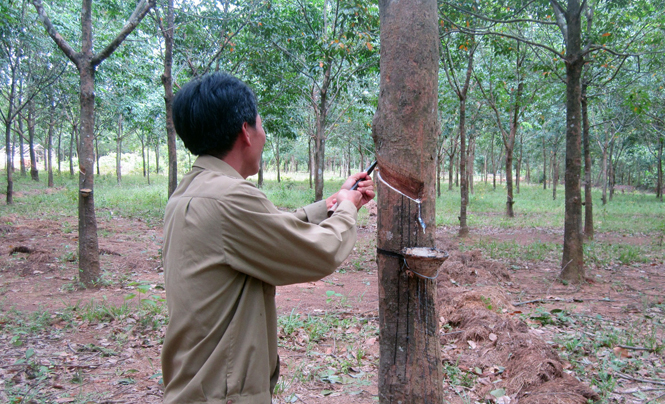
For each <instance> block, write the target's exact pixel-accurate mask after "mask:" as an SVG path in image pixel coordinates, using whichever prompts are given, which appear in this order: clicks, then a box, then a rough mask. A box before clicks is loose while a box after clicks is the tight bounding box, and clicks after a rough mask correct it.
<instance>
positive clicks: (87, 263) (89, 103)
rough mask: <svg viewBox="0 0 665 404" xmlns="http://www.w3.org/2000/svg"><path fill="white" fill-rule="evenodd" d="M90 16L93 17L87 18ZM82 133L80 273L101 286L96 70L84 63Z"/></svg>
mask: <svg viewBox="0 0 665 404" xmlns="http://www.w3.org/2000/svg"><path fill="white" fill-rule="evenodd" d="M87 18H89V16H88V17H87ZM91 39H92V38H90V40H91ZM79 74H80V79H81V136H80V147H79V276H80V280H81V282H83V284H84V285H86V286H88V287H90V286H96V285H98V282H99V278H100V276H101V270H100V267H99V243H98V241H97V219H96V217H95V201H94V175H93V173H94V171H93V170H94V167H93V162H94V153H93V144H92V141H93V131H94V127H95V121H94V119H95V69H94V67H93V66H92V64H91V63H82V66H81V69H80V70H79Z"/></svg>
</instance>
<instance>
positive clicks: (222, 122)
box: [173, 73, 258, 157]
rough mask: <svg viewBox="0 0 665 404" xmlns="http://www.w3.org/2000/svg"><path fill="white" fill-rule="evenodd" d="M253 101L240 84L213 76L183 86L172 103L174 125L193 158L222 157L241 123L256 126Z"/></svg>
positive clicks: (233, 79)
mask: <svg viewBox="0 0 665 404" xmlns="http://www.w3.org/2000/svg"><path fill="white" fill-rule="evenodd" d="M257 116H258V111H257V108H256V97H255V96H254V93H253V92H252V90H251V89H250V88H249V87H248V86H247V85H246V84H245V83H243V82H242V81H240V80H238V79H237V78H235V77H233V76H231V75H229V74H225V73H212V74H207V75H205V76H203V77H200V78H197V79H194V80H192V81H190V82H189V83H187V84H185V85H184V86H183V87H182V89H180V91H178V93H177V94H176V96H175V99H174V101H173V123H174V125H175V130H176V133H177V134H178V136H179V137H180V139H182V141H183V143H184V144H185V147H187V149H189V151H190V152H191V153H192V154H195V155H201V154H213V155H216V156H219V157H223V156H224V155H226V153H228V152H229V150H231V148H232V147H233V144H234V143H235V141H236V139H237V138H238V133H240V131H241V129H242V125H243V123H244V122H247V124H249V125H250V126H252V127H253V126H255V125H256V118H257Z"/></svg>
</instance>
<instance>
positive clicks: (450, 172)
mask: <svg viewBox="0 0 665 404" xmlns="http://www.w3.org/2000/svg"><path fill="white" fill-rule="evenodd" d="M454 169H455V152H452V153H451V154H450V158H449V159H448V191H452V190H453V175H454V174H453V170H454Z"/></svg>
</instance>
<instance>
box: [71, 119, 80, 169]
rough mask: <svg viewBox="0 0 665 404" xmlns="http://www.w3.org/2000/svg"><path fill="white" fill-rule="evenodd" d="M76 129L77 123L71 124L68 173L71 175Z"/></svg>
mask: <svg viewBox="0 0 665 404" xmlns="http://www.w3.org/2000/svg"><path fill="white" fill-rule="evenodd" d="M77 131H78V127H77V125H76V124H75V125H72V135H71V137H70V138H69V175H70V176H71V177H73V176H74V139H76V138H77V137H78V136H76V132H77ZM77 149H78V146H77Z"/></svg>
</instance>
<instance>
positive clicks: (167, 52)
mask: <svg viewBox="0 0 665 404" xmlns="http://www.w3.org/2000/svg"><path fill="white" fill-rule="evenodd" d="M158 17H159V16H158ZM158 23H159V28H160V30H161V31H162V36H163V37H164V72H163V73H162V77H161V79H162V86H164V106H165V108H166V148H167V153H168V167H169V168H168V176H169V179H168V197H169V198H170V197H171V194H173V192H174V191H175V189H176V187H177V186H178V154H177V150H176V133H175V126H174V125H173V110H172V106H173V97H174V96H173V76H172V71H173V32H174V11H173V0H168V4H167V10H166V27H164V25H163V24H162V23H161V21H158Z"/></svg>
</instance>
